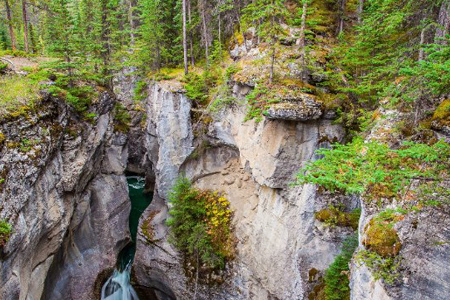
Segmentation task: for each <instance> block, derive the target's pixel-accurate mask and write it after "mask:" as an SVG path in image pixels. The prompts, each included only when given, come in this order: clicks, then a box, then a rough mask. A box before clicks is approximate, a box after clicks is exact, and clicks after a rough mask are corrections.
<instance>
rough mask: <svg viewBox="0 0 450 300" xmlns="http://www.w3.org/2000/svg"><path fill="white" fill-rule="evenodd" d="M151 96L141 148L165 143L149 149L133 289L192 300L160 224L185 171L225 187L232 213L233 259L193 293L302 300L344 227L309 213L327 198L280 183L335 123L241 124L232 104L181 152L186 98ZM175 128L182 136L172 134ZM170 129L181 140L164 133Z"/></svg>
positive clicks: (338, 132) (331, 135)
mask: <svg viewBox="0 0 450 300" xmlns="http://www.w3.org/2000/svg"><path fill="white" fill-rule="evenodd" d="M243 89H246V90H247V91H248V90H249V89H248V87H246V86H243V87H239V86H236V87H235V88H234V91H235V93H236V95H240V94H245V92H242V90H243ZM241 92H242V93H241ZM150 95H151V96H150V97H149V100H148V101H149V103H148V107H149V108H148V111H149V117H150V119H151V120H155V122H152V124H151V125H150V127H149V130H148V133H147V134H148V139H147V140H148V142H149V144H148V145H149V149H153V147H155V148H156V147H157V146H155V145H156V144H158V145H159V146H161V144H162V143H164V145H165V146H164V148H161V147H159V148H158V149H159V151H153V152H150V153H149V154H150V159H152V160H153V162H154V164H155V165H157V166H158V167H157V172H156V181H157V189H158V190H159V193H158V195H159V197H158V198H157V199H155V200H154V202H153V203H152V204H151V206H150V207H149V208H148V210H147V211H146V213H144V216H143V217H142V218H141V224H140V229H139V233H138V246H137V254H136V258H135V264H134V271H135V275H136V278H137V283H138V285H139V286H141V287H147V288H154V289H156V290H158V291H159V293H160V295H161V299H171V297H173V296H176V297H177V299H182V300H183V299H192V297H193V294H194V284H193V282H192V281H191V280H189V279H188V278H186V277H185V275H184V266H183V262H182V258H181V257H180V254H179V253H177V251H176V249H174V248H173V247H172V246H171V245H170V243H168V241H167V238H168V230H167V227H166V226H165V224H164V222H165V220H166V218H167V216H168V215H167V211H168V208H167V205H168V204H167V191H168V188H169V187H170V186H171V185H172V184H173V183H174V179H175V178H176V177H177V176H178V175H179V174H181V173H184V174H186V176H187V177H189V178H191V180H192V181H193V183H194V184H195V185H196V186H197V187H200V188H205V189H214V190H221V191H224V192H225V193H226V194H227V196H228V199H229V200H230V202H231V206H232V208H233V210H234V211H235V216H234V226H235V232H236V236H237V238H238V246H237V251H238V255H237V258H236V260H235V262H234V263H233V264H232V265H231V266H230V268H229V270H228V271H227V274H224V275H225V276H226V278H227V279H226V281H225V283H224V284H222V285H220V286H200V287H199V288H198V290H199V291H198V295H197V296H198V299H258V300H264V299H303V298H304V297H305V296H307V295H308V293H309V291H310V290H311V288H312V285H313V284H314V280H315V279H313V280H312V281H313V282H309V279H310V278H309V275H308V272H309V270H310V269H312V268H315V269H317V270H324V269H326V268H327V267H328V265H329V264H330V263H331V262H332V261H333V259H334V256H335V255H336V254H337V253H338V251H339V245H340V242H341V241H342V239H343V238H344V237H345V236H347V235H348V234H349V233H350V232H351V230H346V229H339V228H334V229H333V228H326V227H324V226H323V225H322V224H319V222H318V221H316V220H315V217H314V212H315V211H317V210H319V209H320V208H321V207H319V206H320V205H326V204H319V205H318V204H317V201H316V198H317V197H319V196H318V195H317V193H316V189H315V187H314V186H309V185H308V186H303V187H292V186H290V185H289V184H290V183H292V182H293V181H294V180H295V174H296V173H297V172H298V169H299V168H300V166H301V165H302V164H304V163H305V162H307V161H309V160H311V159H314V151H315V150H316V149H317V148H318V147H320V146H326V144H327V142H323V141H331V140H339V139H341V138H342V137H343V134H344V132H343V131H342V129H341V128H340V127H339V126H337V125H333V124H332V121H329V120H324V119H319V120H309V121H305V122H294V121H287V120H265V121H263V122H261V123H255V122H254V121H249V122H245V123H244V122H243V120H244V117H245V113H244V111H243V109H240V108H235V109H232V110H227V111H225V112H223V114H222V115H220V116H219V117H218V118H217V121H215V122H213V123H212V124H211V125H210V126H209V129H208V133H207V134H206V135H205V136H203V137H201V139H202V141H201V142H199V141H197V143H196V145H207V146H206V147H205V146H201V147H199V148H197V149H196V150H195V151H194V153H193V154H192V155H190V156H188V155H187V154H188V153H189V152H190V151H192V149H193V146H194V139H192V138H191V137H192V132H190V131H191V124H190V119H189V111H188V109H187V107H186V108H185V109H183V108H181V106H182V105H183V103H186V104H187V103H188V102H186V101H185V99H184V97H183V96H181V95H175V94H172V95H170V92H169V91H168V90H167V89H164V88H163V87H156V86H154V87H152V89H151V93H150ZM174 99H176V101H174ZM186 104H185V105H186ZM155 108H157V109H155ZM174 112H175V113H174ZM314 119H316V118H314ZM179 126H183V127H184V128H185V129H188V132H187V133H186V132H185V131H184V132H183V131H180V130H179ZM170 132H172V133H175V134H178V135H180V134H181V137H180V136H172V135H167V133H170ZM186 136H188V137H189V138H185V137H186ZM172 137H173V138H175V139H176V140H177V142H178V144H175V143H174V141H172V140H171V138H172ZM167 139H168V140H167ZM197 139H200V137H197ZM187 150H188V151H187ZM152 153H153V156H152ZM166 166H170V168H168V169H167V168H166ZM163 182H164V184H162V183H163ZM349 204H350V205H353V206H356V205H357V202H356V201H351V200H350V202H349ZM143 226H146V232H144V231H143V230H142V227H143ZM149 228H150V229H151V234H150V236H149V233H148V229H149Z"/></svg>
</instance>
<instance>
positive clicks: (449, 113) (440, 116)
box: [431, 99, 450, 131]
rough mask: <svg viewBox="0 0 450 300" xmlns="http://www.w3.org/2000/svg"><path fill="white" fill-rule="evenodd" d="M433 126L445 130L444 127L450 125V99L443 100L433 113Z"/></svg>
mask: <svg viewBox="0 0 450 300" xmlns="http://www.w3.org/2000/svg"><path fill="white" fill-rule="evenodd" d="M431 127H432V128H434V129H438V130H443V129H444V127H446V128H447V131H448V130H449V129H448V128H449V127H450V99H447V100H444V101H442V103H441V104H440V105H439V106H438V108H437V109H436V110H435V111H434V113H433V118H432V125H431Z"/></svg>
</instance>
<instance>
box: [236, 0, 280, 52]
mask: <svg viewBox="0 0 450 300" xmlns="http://www.w3.org/2000/svg"><path fill="white" fill-rule="evenodd" d="M287 15H288V11H287V9H286V7H285V5H284V1H282V0H258V1H254V2H252V3H250V4H249V5H247V7H246V8H245V9H244V16H243V19H244V20H245V21H246V22H247V23H248V24H251V23H252V22H259V23H260V25H259V26H258V27H257V34H258V35H259V36H260V37H261V38H262V39H264V40H265V41H267V42H269V43H271V45H275V44H276V43H277V42H278V41H279V39H280V38H281V37H282V36H283V35H284V34H285V32H284V29H283V27H282V26H281V20H283V19H284V18H285V17H286V16H287Z"/></svg>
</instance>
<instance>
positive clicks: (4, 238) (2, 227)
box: [0, 220, 12, 249]
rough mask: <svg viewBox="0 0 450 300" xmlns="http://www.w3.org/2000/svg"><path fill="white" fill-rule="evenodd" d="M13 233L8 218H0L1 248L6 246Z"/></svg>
mask: <svg viewBox="0 0 450 300" xmlns="http://www.w3.org/2000/svg"><path fill="white" fill-rule="evenodd" d="M11 233H12V226H11V224H9V223H8V222H6V220H0V249H1V248H3V247H5V245H6V243H7V242H8V240H9V237H10V236H11Z"/></svg>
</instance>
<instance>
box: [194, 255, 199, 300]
mask: <svg viewBox="0 0 450 300" xmlns="http://www.w3.org/2000/svg"><path fill="white" fill-rule="evenodd" d="M196 254H197V255H196V260H197V266H196V268H195V269H196V270H195V288H194V299H193V300H197V290H198V269H199V268H200V263H199V259H198V249H197V251H196Z"/></svg>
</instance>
